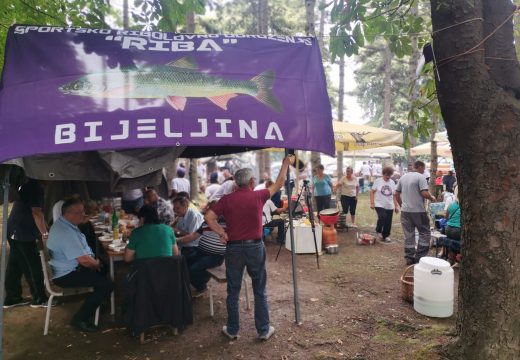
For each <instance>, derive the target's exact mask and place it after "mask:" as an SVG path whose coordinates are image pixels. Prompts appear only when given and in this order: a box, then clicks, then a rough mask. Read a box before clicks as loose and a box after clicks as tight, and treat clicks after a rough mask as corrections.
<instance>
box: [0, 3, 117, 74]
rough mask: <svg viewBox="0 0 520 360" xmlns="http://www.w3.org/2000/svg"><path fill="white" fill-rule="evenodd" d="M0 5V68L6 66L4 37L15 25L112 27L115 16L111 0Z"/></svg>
mask: <svg viewBox="0 0 520 360" xmlns="http://www.w3.org/2000/svg"><path fill="white" fill-rule="evenodd" d="M3 3H4V4H3V6H2V7H1V8H0V69H2V68H3V65H4V50H5V39H6V37H7V30H8V28H9V26H11V25H12V24H14V23H15V22H16V23H17V24H30V25H54V26H77V27H93V28H105V29H106V28H109V27H110V26H109V25H108V24H107V22H106V17H107V16H114V15H115V13H114V12H113V11H112V10H111V8H110V6H109V1H108V0H75V1H67V0H46V1H41V0H4V1H3Z"/></svg>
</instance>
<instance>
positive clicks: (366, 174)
mask: <svg viewBox="0 0 520 360" xmlns="http://www.w3.org/2000/svg"><path fill="white" fill-rule="evenodd" d="M359 174H360V175H361V176H362V177H363V188H362V189H361V192H365V187H366V186H367V185H368V182H369V181H370V177H371V176H372V168H371V167H370V165H369V164H367V162H366V161H363V165H361V169H360V170H359Z"/></svg>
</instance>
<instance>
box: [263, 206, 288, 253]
mask: <svg viewBox="0 0 520 360" xmlns="http://www.w3.org/2000/svg"><path fill="white" fill-rule="evenodd" d="M283 211H284V209H283V208H277V207H276V205H275V204H274V203H273V201H272V200H271V199H268V200H267V201H266V202H265V204H264V208H263V209H262V212H263V214H262V217H263V224H264V225H263V226H264V228H270V227H276V228H278V237H277V239H276V241H277V242H278V244H283V243H284V242H285V221H284V220H283V219H273V215H274V214H278V215H279V214H281V213H282V212H283Z"/></svg>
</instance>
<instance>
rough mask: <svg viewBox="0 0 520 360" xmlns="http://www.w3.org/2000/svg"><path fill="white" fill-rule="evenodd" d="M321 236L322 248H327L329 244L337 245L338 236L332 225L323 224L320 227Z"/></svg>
mask: <svg viewBox="0 0 520 360" xmlns="http://www.w3.org/2000/svg"><path fill="white" fill-rule="evenodd" d="M322 229H323V230H322V231H323V236H322V244H323V248H324V249H325V248H327V246H329V245H337V244H338V236H337V232H336V229H335V228H334V225H325V226H323V228H322Z"/></svg>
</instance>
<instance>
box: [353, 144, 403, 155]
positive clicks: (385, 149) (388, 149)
mask: <svg viewBox="0 0 520 360" xmlns="http://www.w3.org/2000/svg"><path fill="white" fill-rule="evenodd" d="M380 154H388V156H387V157H390V155H391V154H396V155H404V154H405V150H404V148H402V147H400V146H396V145H392V146H382V147H377V148H372V149H364V150H358V151H345V152H343V155H345V156H371V155H375V156H377V155H380Z"/></svg>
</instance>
